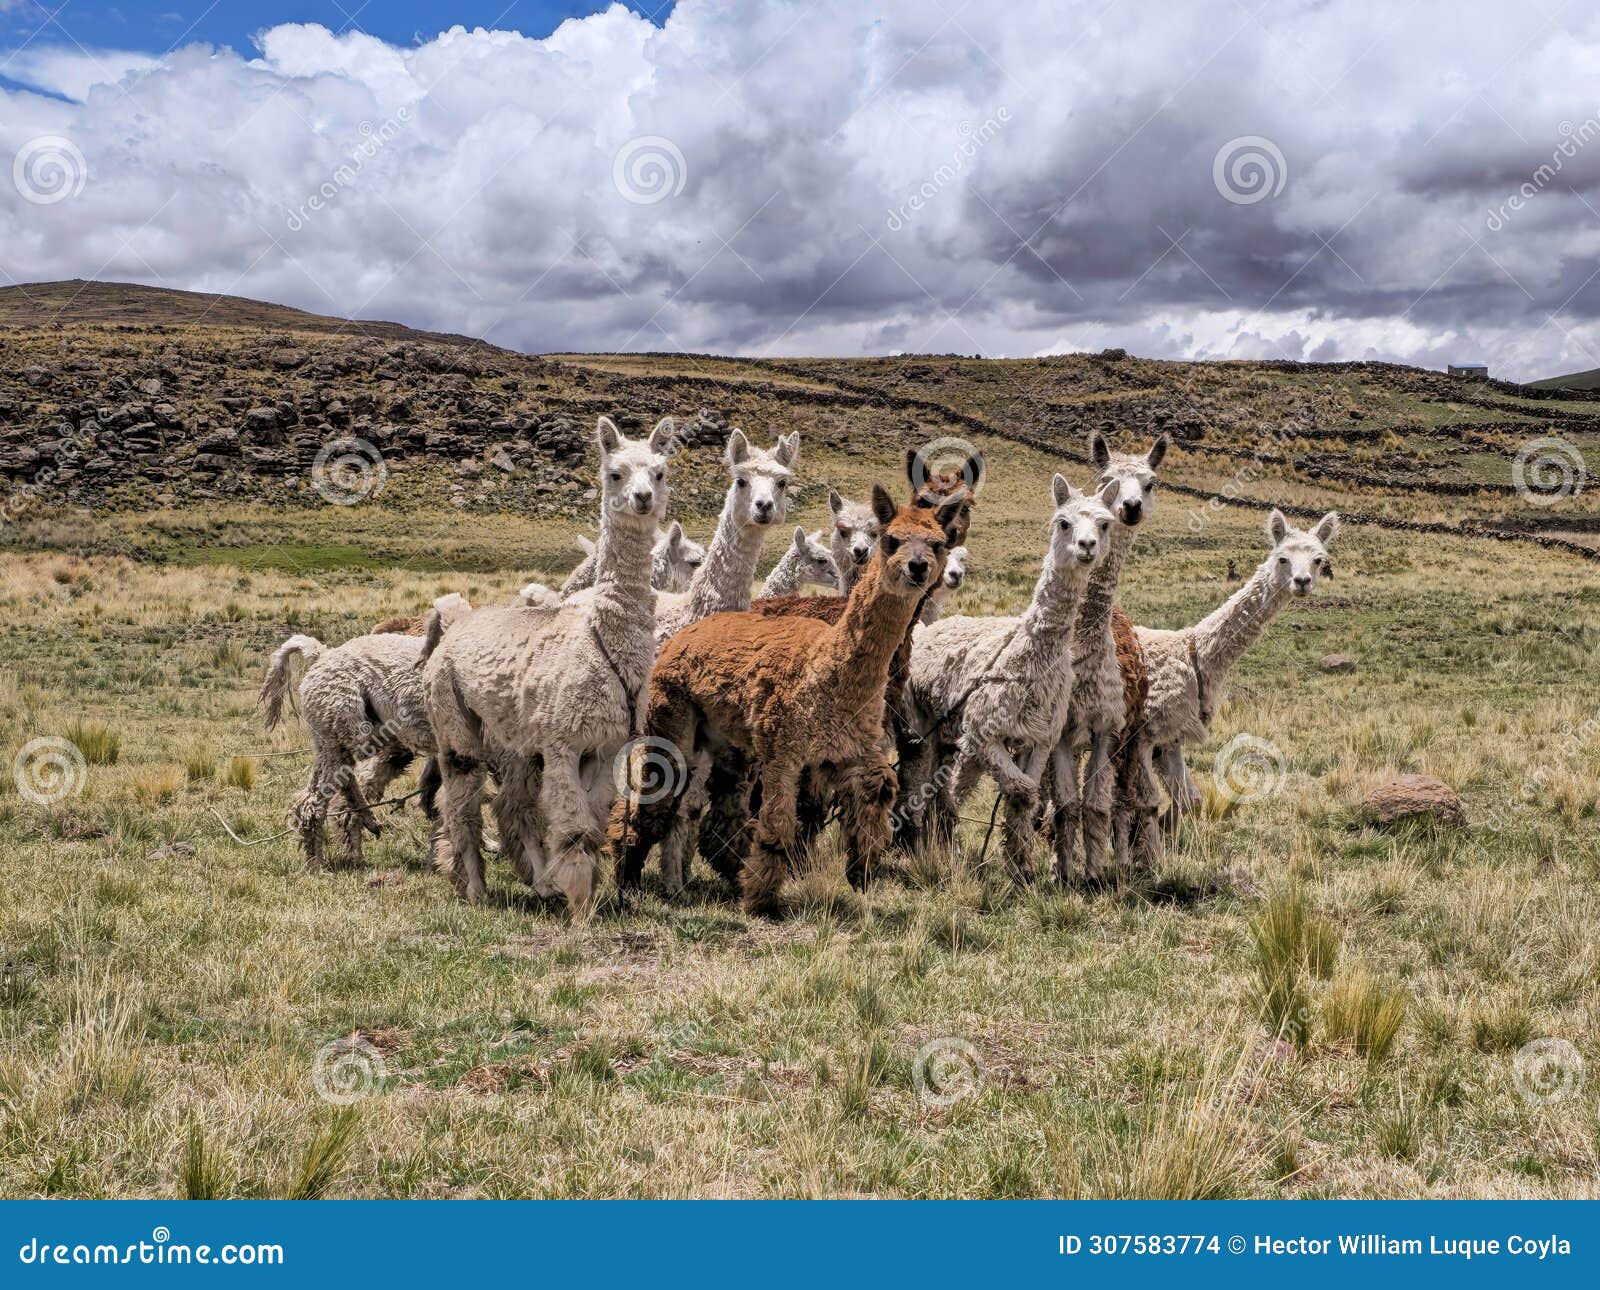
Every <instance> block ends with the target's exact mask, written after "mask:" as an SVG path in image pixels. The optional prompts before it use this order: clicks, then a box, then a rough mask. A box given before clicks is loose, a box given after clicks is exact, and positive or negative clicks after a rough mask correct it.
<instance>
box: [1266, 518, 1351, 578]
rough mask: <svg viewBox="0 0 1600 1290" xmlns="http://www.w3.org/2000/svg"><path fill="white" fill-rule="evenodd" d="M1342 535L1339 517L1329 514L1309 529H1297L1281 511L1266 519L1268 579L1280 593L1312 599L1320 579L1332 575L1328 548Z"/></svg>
mask: <svg viewBox="0 0 1600 1290" xmlns="http://www.w3.org/2000/svg"><path fill="white" fill-rule="evenodd" d="M1338 535H1339V513H1338V512H1337V511H1329V512H1328V513H1327V514H1326V515H1324V516H1323V517H1322V518H1321V519H1320V520H1318V521H1317V522H1316V523H1315V524H1314V525H1312V526H1311V528H1309V529H1297V528H1295V527H1294V525H1292V524H1290V523H1289V521H1288V520H1286V519H1285V518H1284V517H1283V512H1282V511H1273V512H1272V514H1271V515H1269V516H1267V540H1268V541H1270V542H1271V543H1272V554H1271V555H1269V556H1268V557H1267V576H1268V577H1269V578H1270V579H1271V580H1272V585H1273V586H1274V587H1277V588H1278V589H1279V590H1280V591H1288V592H1292V593H1293V594H1294V595H1296V596H1309V595H1310V594H1311V589H1312V588H1313V587H1315V586H1316V585H1317V578H1318V576H1320V575H1324V574H1331V573H1332V572H1333V569H1332V565H1331V564H1330V563H1329V561H1328V545H1329V543H1331V542H1332V541H1333V539H1334V538H1336V537H1338Z"/></svg>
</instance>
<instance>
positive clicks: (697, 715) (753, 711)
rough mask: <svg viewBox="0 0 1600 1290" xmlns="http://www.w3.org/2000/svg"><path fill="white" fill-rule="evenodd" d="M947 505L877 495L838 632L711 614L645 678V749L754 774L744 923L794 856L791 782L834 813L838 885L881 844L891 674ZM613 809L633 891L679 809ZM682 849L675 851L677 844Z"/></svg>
mask: <svg viewBox="0 0 1600 1290" xmlns="http://www.w3.org/2000/svg"><path fill="white" fill-rule="evenodd" d="M959 506H960V502H959V500H952V501H950V502H947V503H945V504H944V505H943V506H941V507H939V508H938V509H937V510H935V509H932V508H929V507H924V506H918V505H916V504H914V503H913V504H910V505H907V506H903V507H900V508H898V509H896V507H895V505H894V502H893V501H892V500H891V499H890V497H889V495H888V493H886V492H885V491H884V490H883V489H882V488H881V487H875V488H874V489H873V492H872V507H873V510H874V512H876V514H877V516H878V519H879V522H880V524H881V525H882V528H881V530H880V534H881V535H880V537H879V542H878V551H877V553H876V554H875V555H874V556H873V558H872V561H871V563H870V564H868V565H867V567H866V569H865V570H864V571H863V572H862V574H861V576H860V578H859V579H858V580H857V582H856V585H855V587H854V588H853V589H852V590H851V592H850V595H849V597H848V599H847V600H846V601H845V608H844V612H843V615H842V616H841V617H840V619H839V621H838V622H836V623H829V622H824V621H822V620H821V619H819V618H812V617H804V616H787V617H772V616H769V615H765V614H761V613H757V612H749V611H747V612H744V613H728V614H714V615H712V616H711V617H709V618H705V619H702V620H701V621H700V622H698V623H695V624H693V625H691V626H689V627H686V628H684V630H683V631H681V632H678V633H677V634H676V635H674V636H672V637H670V638H669V639H668V640H667V642H666V643H665V644H664V645H663V646H662V648H661V653H660V655H659V656H658V657H657V659H656V666H655V670H654V671H653V672H652V673H651V676H650V703H649V710H648V714H647V718H646V724H647V735H648V736H649V737H651V738H654V739H658V740H662V739H664V740H668V741H670V742H671V743H672V744H674V745H676V747H677V748H678V749H679V751H680V752H681V753H682V755H683V757H684V760H685V762H686V764H688V765H690V766H693V767H696V768H697V773H698V771H699V768H701V767H703V765H704V762H705V759H708V758H709V757H711V756H715V755H719V754H722V753H723V752H724V751H727V752H731V753H734V754H738V755H739V756H741V757H743V758H744V759H746V760H747V761H748V762H749V763H750V764H751V766H752V768H753V770H754V772H755V775H756V779H757V783H758V785H759V787H760V792H761V806H760V810H759V813H758V814H757V816H756V821H755V832H754V837H753V839H752V841H751V844H750V848H749V852H748V854H747V855H746V857H745V861H744V868H743V871H742V872H741V874H740V882H741V887H742V889H743V896H744V906H745V908H746V910H748V911H749V912H751V913H762V914H769V913H772V912H774V911H775V910H776V908H777V904H778V897H779V893H780V891H781V889H782V886H783V879H784V876H785V874H786V872H787V869H788V865H789V862H790V860H791V859H792V858H793V856H794V854H795V851H796V846H797V842H798V819H797V814H796V812H797V806H798V798H799V793H800V783H801V779H802V777H803V776H805V774H806V773H807V772H808V771H810V772H812V774H813V775H814V776H815V777H816V778H817V780H818V781H819V782H820V783H821V784H822V785H823V786H824V787H825V788H826V789H828V790H830V791H831V792H832V794H833V795H834V797H835V799H836V800H837V801H838V803H839V805H840V811H841V818H840V828H841V831H842V833H843V838H844V845H845V858H846V873H847V875H848V877H849V879H850V881H851V882H852V883H853V884H855V885H856V886H862V885H864V884H865V882H866V880H867V878H868V876H869V874H870V872H871V869H872V866H873V864H874V863H875V862H876V861H877V858H878V856H879V855H880V854H881V853H882V851H883V849H884V847H885V846H886V845H887V843H888V840H889V806H890V803H891V802H892V801H893V800H894V793H895V775H894V770H893V769H892V768H891V767H890V765H889V759H888V756H887V755H886V753H885V750H884V740H883V725H884V691H885V689H886V687H887V685H888V682H889V663H890V660H891V659H892V658H893V656H894V653H895V650H896V649H897V648H898V647H899V644H900V641H901V639H902V638H903V637H904V636H905V635H906V632H907V630H908V629H909V626H910V624H911V623H912V622H913V621H914V620H915V619H916V616H917V611H918V609H919V608H920V607H921V605H922V601H923V598H924V597H925V596H926V594H927V592H928V590H929V589H930V588H931V587H933V586H935V585H936V584H937V581H938V573H937V570H938V569H939V568H940V567H941V566H942V565H943V563H944V558H945V556H946V554H947V553H948V551H949V547H950V541H949V538H948V537H947V536H946V532H945V526H946V525H949V524H953V523H954V522H955V517H956V512H957V510H958V509H959ZM686 787H688V786H687V785H684V784H677V785H674V788H675V789H676V792H674V793H672V794H670V795H668V796H666V797H664V798H662V799H660V800H656V801H650V802H644V801H642V800H641V801H640V802H637V803H634V802H630V801H628V800H627V799H626V798H624V799H622V800H619V801H618V802H617V804H616V806H615V807H614V808H613V810H612V813H611V822H610V828H609V831H608V834H609V843H610V846H611V848H612V850H613V853H614V854H615V856H616V859H617V875H618V883H619V885H620V886H624V887H626V886H633V885H637V883H638V880H639V875H640V872H641V871H642V869H643V867H644V861H645V857H646V856H647V855H648V854H649V852H650V848H651V847H652V846H654V845H655V844H656V843H658V842H666V841H667V838H668V834H669V832H679V833H681V831H682V830H683V828H684V827H685V823H684V821H683V820H682V818H681V817H680V816H679V812H678V806H679V802H678V799H679V797H681V796H682V795H683V793H684V791H685V788H686ZM680 844H681V841H680Z"/></svg>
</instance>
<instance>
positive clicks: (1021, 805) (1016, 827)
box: [1004, 745, 1050, 884]
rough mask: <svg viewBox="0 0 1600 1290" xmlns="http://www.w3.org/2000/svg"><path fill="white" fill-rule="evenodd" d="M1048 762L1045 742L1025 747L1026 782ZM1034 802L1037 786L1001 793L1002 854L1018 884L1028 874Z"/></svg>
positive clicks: (1033, 780)
mask: <svg viewBox="0 0 1600 1290" xmlns="http://www.w3.org/2000/svg"><path fill="white" fill-rule="evenodd" d="M1049 762H1050V748H1049V746H1048V745H1045V746H1043V747H1039V748H1031V749H1029V750H1028V755H1027V758H1026V759H1025V761H1024V765H1023V774H1024V775H1025V776H1026V777H1027V780H1028V782H1029V783H1031V784H1035V785H1036V784H1038V782H1039V780H1040V777H1041V776H1043V775H1044V773H1045V769H1046V767H1047V766H1048V765H1049ZM1038 805H1039V795H1038V792H1037V790H1035V791H1034V792H1033V793H1021V794H1012V793H1008V794H1006V797H1005V846H1004V854H1005V857H1006V865H1007V868H1008V869H1009V870H1010V872H1011V877H1012V878H1013V879H1014V880H1015V881H1016V882H1017V883H1018V884H1025V883H1026V882H1027V881H1028V878H1029V867H1030V866H1029V864H1028V852H1029V848H1030V846H1031V844H1032V842H1033V838H1034V830H1035V822H1036V820H1037V818H1038Z"/></svg>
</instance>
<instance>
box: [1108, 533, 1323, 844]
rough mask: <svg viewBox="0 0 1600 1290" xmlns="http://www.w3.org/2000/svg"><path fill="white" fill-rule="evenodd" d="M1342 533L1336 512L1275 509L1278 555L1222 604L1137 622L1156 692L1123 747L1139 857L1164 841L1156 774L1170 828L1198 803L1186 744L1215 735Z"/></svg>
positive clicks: (1121, 805)
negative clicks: (1304, 520)
mask: <svg viewBox="0 0 1600 1290" xmlns="http://www.w3.org/2000/svg"><path fill="white" fill-rule="evenodd" d="M1338 535H1339V516H1338V514H1337V513H1336V512H1334V511H1329V512H1328V513H1327V514H1326V515H1324V516H1323V517H1322V518H1321V519H1320V520H1318V521H1317V523H1316V524H1315V525H1314V526H1313V527H1312V528H1310V529H1309V530H1305V529H1297V528H1295V527H1293V526H1292V525H1291V524H1290V523H1289V522H1288V520H1286V519H1285V518H1284V516H1283V513H1282V512H1281V511H1276V510H1275V511H1273V512H1272V514H1271V515H1270V516H1268V518H1267V538H1268V541H1269V542H1271V544H1272V550H1271V552H1270V553H1269V554H1268V555H1267V558H1266V559H1265V560H1263V561H1262V562H1261V564H1260V565H1259V566H1258V567H1257V568H1256V571H1255V573H1253V574H1252V575H1251V576H1250V578H1249V580H1248V581H1247V582H1246V583H1245V584H1244V585H1243V586H1242V587H1240V588H1239V590H1238V591H1236V592H1234V593H1233V595H1231V596H1229V597H1228V599H1227V600H1226V601H1225V602H1224V603H1223V604H1222V605H1220V606H1219V607H1218V608H1217V609H1215V610H1213V611H1212V612H1211V613H1210V614H1208V615H1206V617H1205V618H1203V619H1201V620H1200V622H1198V623H1196V624H1195V625H1194V626H1192V627H1185V628H1183V629H1182V630H1180V631H1159V630H1156V629H1154V628H1149V627H1138V628H1135V629H1134V630H1135V633H1136V635H1137V636H1138V638H1139V644H1140V646H1141V647H1142V648H1143V650H1144V660H1145V667H1146V669H1147V670H1148V672H1149V675H1150V697H1149V699H1148V700H1147V701H1146V704H1145V711H1144V716H1143V719H1142V720H1141V721H1140V722H1139V723H1138V724H1137V726H1136V730H1135V733H1134V735H1133V738H1132V739H1131V740H1130V741H1129V743H1128V746H1127V747H1126V748H1124V750H1123V754H1122V759H1121V760H1122V767H1121V769H1122V771H1123V774H1122V775H1121V777H1120V778H1121V779H1122V781H1123V785H1124V793H1123V796H1122V798H1121V800H1119V801H1118V803H1117V817H1118V818H1117V831H1118V834H1119V837H1118V845H1119V851H1120V850H1124V849H1126V850H1127V851H1130V852H1131V853H1132V855H1133V859H1134V861H1135V862H1136V863H1138V864H1141V865H1146V864H1148V863H1149V862H1150V861H1151V860H1152V859H1153V858H1154V857H1155V854H1156V852H1157V851H1158V850H1159V846H1160V830H1158V829H1157V828H1156V826H1155V824H1156V813H1157V811H1158V810H1159V808H1160V799H1159V796H1158V795H1157V794H1156V791H1155V779H1156V777H1159V779H1160V780H1161V782H1162V784H1163V785H1164V786H1165V787H1166V790H1167V793H1168V795H1169V796H1170V798H1171V800H1172V806H1171V809H1170V810H1169V811H1168V813H1167V816H1166V818H1165V820H1164V821H1163V825H1164V827H1166V828H1167V829H1168V830H1169V831H1170V830H1171V829H1174V828H1176V827H1177V824H1178V821H1179V820H1180V819H1182V817H1183V815H1184V813H1185V812H1187V811H1188V810H1190V809H1191V808H1192V807H1193V806H1194V805H1195V803H1196V802H1197V801H1198V800H1199V791H1198V789H1197V788H1196V787H1195V782H1194V779H1193V777H1192V776H1190V774H1189V768H1188V766H1187V765H1186V764H1185V762H1184V757H1183V750H1184V748H1185V747H1187V746H1188V745H1190V744H1196V743H1201V742H1203V741H1204V740H1205V739H1206V738H1207V737H1208V736H1209V734H1210V732H1211V719H1212V717H1214V716H1215V715H1216V710H1217V705H1218V704H1219V702H1220V701H1221V698H1222V693H1223V688H1224V686H1225V685H1226V684H1227V679H1228V673H1229V672H1230V671H1231V670H1232V668H1233V665H1234V664H1235V663H1237V662H1238V661H1239V659H1240V657H1241V656H1242V655H1243V654H1244V652H1245V651H1246V650H1247V649H1249V648H1250V646H1251V645H1253V644H1254V643H1255V642H1256V641H1257V640H1258V639H1259V638H1260V636H1261V633H1262V632H1264V631H1266V629H1267V628H1268V627H1269V626H1270V625H1271V623H1272V620H1273V619H1274V618H1276V617H1277V616H1278V615H1279V614H1280V613H1282V612H1283V610H1284V609H1285V608H1286V607H1287V606H1288V605H1289V603H1290V601H1291V600H1293V599H1295V598H1297V597H1300V596H1307V595H1310V594H1311V591H1312V590H1313V588H1315V586H1316V583H1317V578H1318V577H1319V576H1320V575H1324V574H1327V573H1328V572H1329V571H1330V566H1329V562H1328V546H1329V544H1330V543H1332V541H1333V540H1334V538H1336V537H1337V536H1338Z"/></svg>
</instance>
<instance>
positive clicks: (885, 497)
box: [872, 484, 895, 524]
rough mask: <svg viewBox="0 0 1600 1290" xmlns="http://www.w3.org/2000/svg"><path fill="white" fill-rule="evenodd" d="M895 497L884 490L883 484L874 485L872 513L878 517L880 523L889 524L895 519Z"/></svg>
mask: <svg viewBox="0 0 1600 1290" xmlns="http://www.w3.org/2000/svg"><path fill="white" fill-rule="evenodd" d="M894 512H895V506H894V499H893V498H892V497H890V496H889V494H888V493H887V492H886V491H885V490H884V487H883V485H882V484H874V485H873V486H872V513H873V514H874V515H876V516H877V517H878V523H879V524H887V523H888V522H889V521H890V520H892V519H894Z"/></svg>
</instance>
